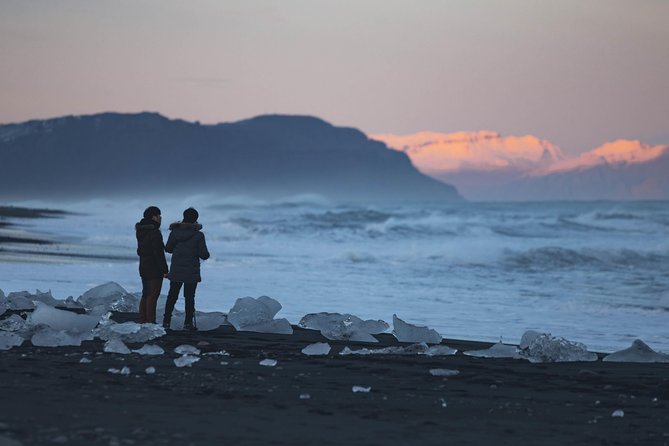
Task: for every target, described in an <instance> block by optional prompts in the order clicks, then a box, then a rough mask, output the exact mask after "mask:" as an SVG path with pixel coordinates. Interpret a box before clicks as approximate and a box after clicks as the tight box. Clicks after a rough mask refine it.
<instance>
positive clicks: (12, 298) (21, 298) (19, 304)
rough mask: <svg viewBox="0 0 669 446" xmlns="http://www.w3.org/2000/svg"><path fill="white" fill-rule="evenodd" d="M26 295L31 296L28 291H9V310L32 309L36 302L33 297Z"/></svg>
mask: <svg viewBox="0 0 669 446" xmlns="http://www.w3.org/2000/svg"><path fill="white" fill-rule="evenodd" d="M26 296H30V293H28V292H27V291H21V292H18V293H9V295H8V296H7V309H8V310H32V309H34V308H35V304H34V303H33V301H32V299H29V298H28V297H26Z"/></svg>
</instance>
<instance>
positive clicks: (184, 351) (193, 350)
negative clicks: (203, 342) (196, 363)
mask: <svg viewBox="0 0 669 446" xmlns="http://www.w3.org/2000/svg"><path fill="white" fill-rule="evenodd" d="M174 352H175V353H178V354H180V355H199V354H200V349H199V348H197V347H193V346H192V345H188V344H183V345H180V346H178V347H177V348H175V349H174Z"/></svg>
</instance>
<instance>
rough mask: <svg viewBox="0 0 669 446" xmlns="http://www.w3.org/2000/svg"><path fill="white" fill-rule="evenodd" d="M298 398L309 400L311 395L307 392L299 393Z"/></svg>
mask: <svg viewBox="0 0 669 446" xmlns="http://www.w3.org/2000/svg"><path fill="white" fill-rule="evenodd" d="M300 399H301V400H310V399H311V395H309V394H308V393H300Z"/></svg>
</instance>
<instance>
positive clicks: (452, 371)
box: [430, 369, 460, 376]
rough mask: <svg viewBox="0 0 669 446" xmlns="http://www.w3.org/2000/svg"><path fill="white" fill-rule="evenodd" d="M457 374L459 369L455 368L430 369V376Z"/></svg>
mask: <svg viewBox="0 0 669 446" xmlns="http://www.w3.org/2000/svg"><path fill="white" fill-rule="evenodd" d="M459 374H460V371H459V370H455V369H430V375H432V376H457V375H459Z"/></svg>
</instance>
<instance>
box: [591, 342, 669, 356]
mask: <svg viewBox="0 0 669 446" xmlns="http://www.w3.org/2000/svg"><path fill="white" fill-rule="evenodd" d="M602 361H607V362H669V355H667V354H664V353H658V352H656V351H655V350H653V349H652V348H650V347H649V346H648V345H646V343H644V342H643V341H642V340H641V339H636V340H635V341H634V342H632V345H631V346H630V347H628V348H626V349H624V350H620V351H617V352H615V353H611V354H610V355H607V356H605V357H604V359H602Z"/></svg>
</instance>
